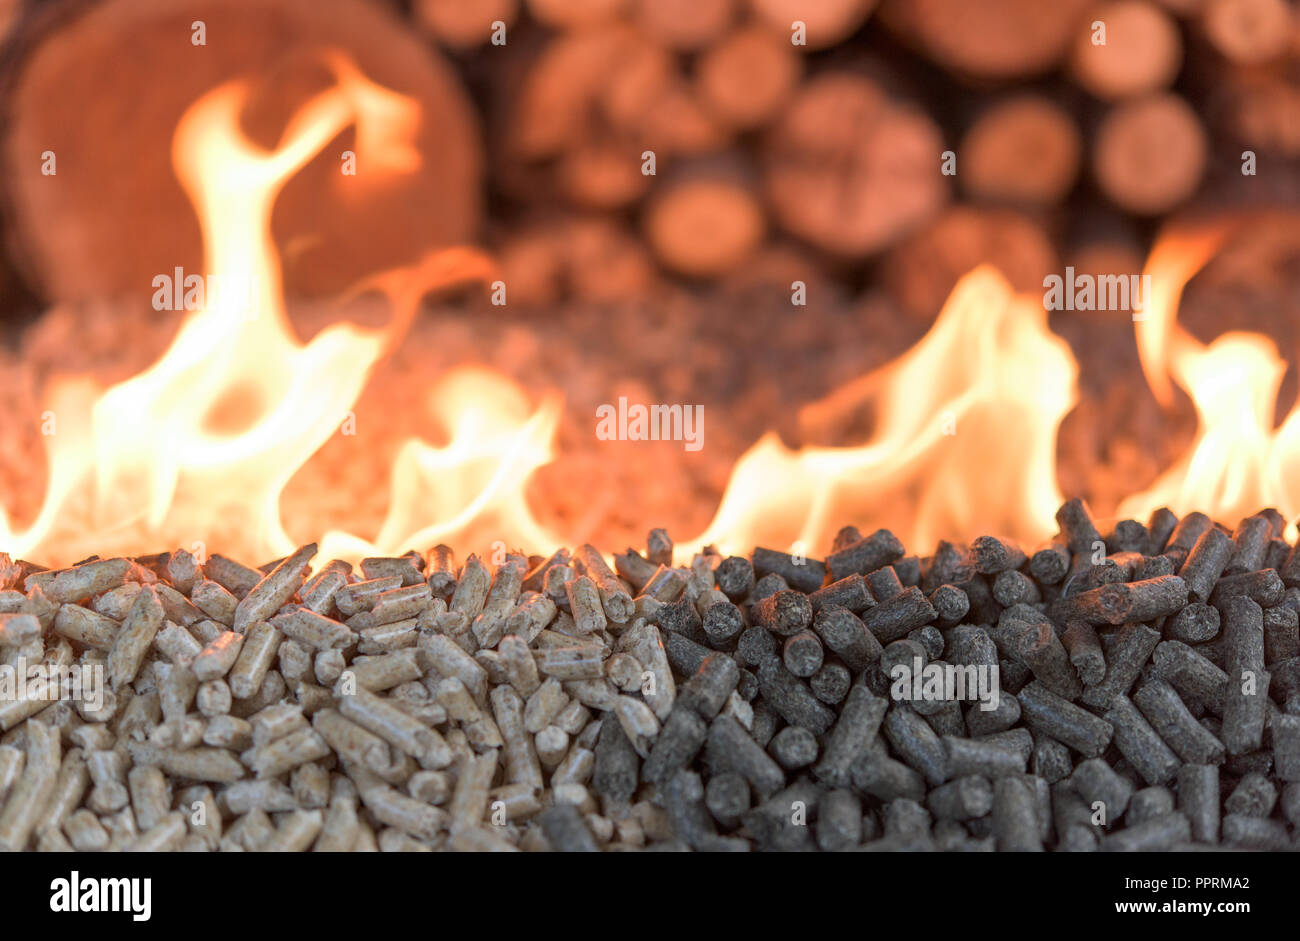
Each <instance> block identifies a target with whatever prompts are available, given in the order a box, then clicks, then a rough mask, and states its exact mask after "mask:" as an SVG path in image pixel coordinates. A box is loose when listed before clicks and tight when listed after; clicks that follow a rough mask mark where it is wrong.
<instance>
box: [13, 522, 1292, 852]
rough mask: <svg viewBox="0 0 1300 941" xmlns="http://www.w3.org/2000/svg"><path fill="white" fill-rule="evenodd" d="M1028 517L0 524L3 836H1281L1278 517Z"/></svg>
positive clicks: (348, 843) (517, 843) (815, 839)
mask: <svg viewBox="0 0 1300 941" xmlns="http://www.w3.org/2000/svg"><path fill="white" fill-rule="evenodd" d="M1057 522H1058V524H1059V533H1058V535H1057V536H1055V537H1054V538H1053V539H1052V540H1050V541H1048V542H1047V543H1045V544H1043V545H1042V546H1039V547H1036V548H1034V549H1033V550H1032V551H1029V552H1026V551H1024V550H1023V549H1022V548H1020V547H1018V546H1016V545H1015V544H1013V543H1011V542H1008V541H1006V540H1001V539H998V538H993V537H981V538H979V539H976V540H975V541H974V542H973V543H971V544H970V545H969V546H959V545H953V544H951V543H946V542H943V543H940V544H939V545H938V546H937V547H936V549H935V551H934V554H933V555H931V556H929V557H924V558H918V557H916V556H909V555H907V554H906V550H905V548H904V547H903V545H902V544H901V543H900V541H899V540H898V539H897V538H896V537H895V536H894V535H893V534H891V533H890V532H888V531H887V530H880V531H877V532H875V533H873V534H871V535H867V536H863V535H862V534H861V533H860V532H859V531H858V530H856V529H854V528H853V527H846V528H845V529H843V530H842V531H841V532H840V533H839V534H838V535H837V537H836V539H835V542H834V545H833V546H832V550H831V552H830V554H829V555H827V556H826V558H825V559H823V560H817V559H812V558H803V557H800V556H795V555H790V554H787V553H784V552H780V551H775V550H772V549H765V548H758V549H755V550H754V552H753V553H752V555H751V556H750V557H749V558H742V557H738V556H733V557H724V556H722V555H721V554H718V553H716V552H711V551H709V550H706V551H705V552H703V553H700V554H698V555H696V556H695V557H694V558H693V559H692V560H691V561H690V563H689V564H687V565H680V566H674V565H673V561H674V560H673V546H672V543H671V541H670V540H669V538H668V537H667V535H666V534H665V533H664V532H663V531H662V530H655V531H653V532H652V533H651V534H650V537H649V539H648V541H647V542H648V544H647V547H646V550H645V551H644V552H637V551H634V550H631V549H629V550H627V551H626V552H624V553H622V554H619V555H616V556H614V557H613V567H612V568H611V567H610V565H609V561H608V560H607V559H606V558H605V557H603V556H602V555H601V554H600V553H599V552H598V551H597V550H596V549H594V548H593V547H591V546H589V545H585V546H582V547H580V548H579V549H577V550H576V551H574V552H570V551H568V550H560V551H558V552H556V553H555V554H554V555H552V556H551V557H549V558H542V557H539V556H533V557H527V556H524V555H522V554H514V553H507V552H504V551H503V552H501V553H499V557H498V558H494V559H490V560H488V561H485V560H483V559H480V558H478V557H476V556H473V555H471V556H469V557H468V558H467V559H465V560H464V561H463V563H458V561H457V560H456V558H455V556H454V554H453V552H452V550H451V549H449V548H448V547H446V546H438V547H436V548H434V549H432V550H430V551H429V552H428V553H425V554H419V553H414V552H412V553H408V554H407V555H404V556H400V557H396V558H373V559H366V560H364V561H363V562H362V563H361V564H360V567H359V571H353V569H352V566H350V565H348V564H346V563H343V562H339V561H332V562H329V563H328V564H324V565H323V566H321V567H319V568H315V569H314V570H313V567H312V560H313V557H314V555H315V552H316V547H315V546H305V547H303V548H302V549H299V550H298V551H297V552H295V553H294V554H293V555H291V556H289V557H287V558H285V559H282V560H279V561H277V562H274V563H270V564H268V565H266V566H263V567H262V568H260V569H254V568H248V567H246V566H244V565H241V564H239V563H238V562H235V561H233V560H231V559H229V558H225V557H223V556H220V555H213V556H211V557H210V558H207V559H204V560H200V559H198V558H196V557H195V556H193V555H191V554H190V553H188V552H186V551H184V550H178V551H176V552H172V553H166V554H162V555H159V556H151V557H141V558H135V559H126V558H113V559H91V560H87V561H85V562H82V563H80V564H78V565H76V566H74V567H72V568H67V569H62V570H58V571H48V570H43V569H41V568H39V567H38V566H34V565H32V564H30V563H27V562H20V561H11V560H10V559H9V558H8V557H7V556H6V557H0V691H3V690H5V689H6V688H7V689H8V690H10V692H8V694H7V695H5V696H3V697H0V731H2V732H3V734H2V735H0V849H4V850H11V851H13V850H24V849H37V850H81V851H99V850H191V851H214V850H225V851H235V850H260V851H270V850H282V851H283V850H296V851H302V850H317V851H350V850H383V851H428V850H456V851H497V850H503V851H513V850H526V851H538V850H543V851H544V850H555V851H592V850H640V849H654V850H687V849H689V850H699V851H746V850H816V849H820V850H849V849H867V850H947V851H980V850H983V851H987V850H995V849H996V850H1010V851H1027V850H1043V849H1049V850H1066V851H1088V850H1097V849H1102V850H1171V849H1172V850H1180V849H1192V848H1197V849H1200V848H1215V847H1222V848H1236V849H1259V850H1285V849H1290V848H1292V847H1293V846H1295V845H1296V841H1295V839H1294V832H1293V828H1294V827H1296V826H1298V825H1300V630H1298V628H1297V625H1298V619H1297V612H1300V548H1295V549H1293V548H1292V547H1291V546H1290V545H1289V544H1288V543H1287V542H1286V540H1285V538H1284V536H1283V533H1284V530H1285V521H1284V520H1283V518H1282V517H1281V515H1280V514H1278V513H1277V512H1276V511H1273V510H1265V511H1263V512H1261V513H1259V514H1257V515H1255V516H1252V517H1249V518H1247V519H1245V520H1243V521H1241V523H1240V524H1239V525H1238V526H1237V527H1236V529H1235V530H1228V529H1226V528H1224V527H1222V526H1220V525H1218V524H1216V523H1214V522H1213V521H1212V520H1211V519H1210V518H1209V517H1207V516H1205V515H1204V514H1200V513H1191V514H1189V515H1187V516H1184V517H1182V518H1181V519H1179V518H1177V517H1176V516H1175V515H1174V514H1173V513H1171V512H1169V511H1168V510H1159V511H1157V512H1156V513H1155V514H1153V515H1152V517H1151V519H1150V520H1149V522H1148V523H1146V524H1142V523H1139V522H1137V521H1134V520H1125V521H1122V522H1120V523H1118V524H1117V525H1116V526H1115V527H1114V530H1113V531H1112V532H1110V533H1109V534H1106V535H1105V536H1103V535H1102V534H1101V533H1100V532H1099V531H1098V530H1097V528H1096V526H1095V524H1094V523H1093V521H1092V519H1091V518H1090V516H1089V514H1088V510H1087V508H1086V506H1085V505H1084V504H1082V503H1081V502H1079V501H1072V502H1070V503H1067V504H1065V505H1064V506H1063V507H1062V508H1061V510H1060V512H1059V513H1058V514H1057ZM489 562H490V563H491V564H489ZM33 665H36V666H42V667H44V668H46V670H47V672H46V674H45V675H46V676H50V675H55V674H54V672H53V671H56V670H66V671H68V675H69V676H71V675H72V671H73V668H82V670H81V675H83V676H91V675H97V676H101V677H102V679H103V683H104V687H103V688H100V689H99V690H98V692H99V695H98V696H92V695H89V694H87V692H86V687H84V686H83V688H82V690H81V695H80V696H76V697H69V696H66V695H62V696H61V697H58V696H54V695H51V694H50V690H51V686H50V685H49V684H47V685H46V686H45V687H44V688H42V685H41V684H40V683H37V682H32V683H29V684H27V685H26V686H24V687H15V686H14V685H13V680H14V678H15V675H16V673H17V672H18V671H19V670H23V669H26V670H29V671H30V670H31V668H32V667H33ZM917 671H919V673H918V672H917ZM909 674H910V675H912V676H913V677H914V678H915V677H917V676H927V677H931V678H933V677H936V676H938V677H946V678H947V679H948V680H953V681H955V682H935V683H930V682H926V683H920V682H914V681H913V680H906V681H903V680H900V677H907V676H908V675H909ZM33 675H36V674H35V673H33ZM963 681H964V682H963ZM990 681H991V682H992V683H993V684H995V687H996V693H997V695H996V696H987V695H984V694H986V693H989V692H990V691H991V689H992V687H989V686H988V683H989V682H990ZM6 682H8V683H9V685H8V686H7V687H6V686H5V683H6ZM51 682H52V683H53V685H54V686H58V681H51ZM982 684H983V685H982ZM977 690H978V691H980V695H979V696H976V695H975V691H977ZM55 692H58V693H60V694H63V693H67V692H68V690H67V689H66V688H62V689H56V690H55Z"/></svg>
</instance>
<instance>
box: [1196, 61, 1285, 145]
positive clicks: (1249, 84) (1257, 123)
mask: <svg viewBox="0 0 1300 941" xmlns="http://www.w3.org/2000/svg"><path fill="white" fill-rule="evenodd" d="M1213 94H1214V99H1215V102H1216V105H1215V113H1216V114H1220V115H1221V116H1222V125H1223V126H1226V127H1227V128H1229V129H1231V131H1232V132H1233V133H1234V134H1235V135H1236V136H1237V137H1238V138H1240V140H1241V142H1242V143H1243V144H1246V145H1247V146H1248V147H1250V148H1252V149H1255V150H1262V151H1267V152H1273V153H1280V154H1283V155H1284V156H1287V157H1300V120H1297V119H1296V116H1297V115H1300V84H1297V83H1296V82H1294V81H1288V80H1286V79H1284V78H1279V77H1276V76H1272V75H1265V74H1251V73H1246V74H1242V75H1232V76H1228V77H1227V78H1226V80H1225V81H1223V82H1222V83H1221V84H1219V85H1218V86H1217V87H1215V89H1214V91H1213Z"/></svg>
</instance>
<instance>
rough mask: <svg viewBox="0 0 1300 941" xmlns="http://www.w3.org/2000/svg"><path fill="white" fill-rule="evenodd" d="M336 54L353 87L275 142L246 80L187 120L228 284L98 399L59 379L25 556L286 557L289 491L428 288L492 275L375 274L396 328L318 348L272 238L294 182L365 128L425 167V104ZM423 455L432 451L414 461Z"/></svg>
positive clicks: (190, 149)
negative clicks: (256, 136) (152, 360)
mask: <svg viewBox="0 0 1300 941" xmlns="http://www.w3.org/2000/svg"><path fill="white" fill-rule="evenodd" d="M329 65H330V67H331V68H332V70H333V72H334V75H335V79H336V84H335V85H334V86H332V87H331V88H330V89H328V90H326V91H324V92H322V93H321V94H319V95H317V96H316V97H315V98H314V99H312V101H310V102H309V103H308V104H307V105H306V106H304V107H303V108H302V110H301V111H300V112H299V113H298V114H297V115H296V116H295V117H294V119H293V121H292V122H291V123H290V125H289V127H288V128H287V129H286V131H285V134H284V137H283V139H282V141H281V143H280V145H279V147H277V148H276V149H275V150H274V151H272V152H269V153H268V152H263V151H261V150H260V149H258V148H255V147H254V146H252V145H251V144H250V143H248V142H247V141H246V140H245V139H244V137H243V136H242V134H241V133H240V131H239V114H240V110H241V107H242V104H243V102H244V100H245V99H246V98H247V96H248V94H249V87H248V85H247V83H243V82H233V83H229V84H227V85H223V86H222V87H220V88H218V89H216V90H214V91H213V92H211V93H209V94H208V95H206V96H204V97H203V98H202V99H200V100H199V101H197V102H196V103H195V104H194V105H193V106H192V107H191V108H190V109H189V110H188V111H187V112H186V114H185V115H184V116H183V117H182V119H181V121H180V124H179V126H178V127H177V130H176V135H175V138H174V145H173V163H174V165H175V167H176V171H177V174H178V176H179V178H180V180H181V182H182V185H183V186H184V187H185V189H186V191H187V193H188V194H189V196H190V198H191V200H192V201H193V203H194V205H195V208H196V210H197V212H198V215H199V219H200V224H201V227H202V232H203V239H204V251H205V271H206V275H207V277H206V278H205V279H204V281H205V283H207V284H208V285H218V286H221V287H222V289H221V290H219V291H216V292H213V291H211V290H209V292H207V293H205V294H203V295H202V299H203V303H202V306H201V307H200V309H198V310H195V311H193V312H192V313H191V314H190V315H189V316H188V317H187V319H186V320H185V322H184V323H183V325H182V326H181V329H180V332H179V334H178V335H177V337H176V339H175V341H174V342H173V343H172V345H171V347H170V348H169V349H168V350H167V352H166V354H165V355H164V356H163V357H162V358H161V359H160V360H159V361H158V362H157V363H156V364H155V365H154V366H152V367H151V368H150V369H148V370H146V371H145V372H143V373H140V374H139V375H137V376H135V377H133V378H131V379H129V380H128V381H126V382H123V383H120V384H118V385H116V386H113V387H111V388H109V389H107V390H105V391H104V392H103V393H102V394H99V395H96V394H95V390H94V389H93V388H92V387H91V386H90V385H89V384H88V383H87V382H86V381H85V380H80V379H78V380H70V381H69V380H65V381H61V382H59V383H57V384H56V385H55V386H54V388H53V389H52V392H51V398H50V409H49V412H48V414H50V415H52V416H53V417H54V418H55V420H57V422H58V426H57V431H56V433H54V434H50V435H48V436H47V439H46V440H47V442H48V449H47V453H48V458H49V466H50V468H51V473H50V482H49V486H48V488H47V491H46V496H45V501H44V504H43V506H42V509H41V511H40V513H39V514H38V515H37V517H36V519H35V521H34V522H33V524H32V525H31V526H30V527H29V528H28V529H27V530H25V531H23V532H14V531H12V530H11V529H10V527H9V525H8V521H7V519H4V518H0V540H2V541H3V543H4V544H5V545H6V546H7V547H10V549H11V551H13V552H14V553H15V554H19V555H32V556H35V557H39V558H41V559H42V560H48V561H50V562H71V561H74V560H75V559H76V558H78V557H80V556H82V555H85V554H87V553H89V552H95V553H99V554H106V553H111V552H126V553H130V552H146V551H150V550H151V549H154V550H156V549H157V548H159V547H161V546H177V545H180V546H186V547H193V548H195V549H196V550H197V551H198V552H199V553H200V554H202V553H203V552H204V550H205V549H206V548H208V547H211V548H212V549H214V550H215V549H221V550H223V551H227V552H231V553H235V554H239V555H241V556H242V557H245V558H260V559H271V558H276V557H277V556H280V555H284V554H285V553H287V552H288V551H290V550H291V549H292V548H293V546H294V543H293V541H292V540H291V539H290V537H289V535H288V534H287V532H286V531H285V529H284V525H283V522H282V520H281V518H280V513H279V501H280V494H281V492H282V491H283V489H284V487H285V485H286V484H287V483H288V481H289V479H290V478H291V477H292V476H293V474H294V473H295V472H296V471H297V470H298V468H300V467H301V466H302V465H303V464H304V463H305V462H306V461H307V460H308V459H309V458H310V457H311V456H312V454H314V453H315V452H316V451H317V450H318V449H319V448H320V447H321V445H322V444H323V443H324V442H325V441H326V440H327V439H328V438H329V437H330V436H331V435H333V434H336V433H338V432H339V429H340V426H341V425H342V424H343V423H344V422H345V421H346V420H347V419H348V416H349V410H350V409H351V407H352V405H353V403H354V402H355V401H356V399H357V397H358V396H359V395H360V393H361V390H362V388H363V387H364V385H365V382H366V377H367V375H368V373H369V371H370V370H371V368H372V367H373V366H374V364H375V363H376V361H377V360H378V359H379V357H380V356H381V355H382V354H383V353H384V351H385V350H386V348H387V347H388V345H389V344H391V343H392V342H394V341H395V339H396V337H397V336H398V335H399V334H400V331H401V329H402V328H403V327H404V326H405V324H406V322H407V321H408V320H409V318H410V317H411V316H413V314H414V311H415V304H416V303H417V302H418V299H419V295H420V294H422V293H423V291H424V290H427V289H429V288H431V287H437V286H440V285H443V284H447V283H450V282H452V281H456V280H461V279H464V278H467V277H482V276H483V275H485V274H486V273H487V271H488V266H487V263H486V261H485V259H483V258H481V257H479V256H477V255H475V254H474V253H471V252H466V251H463V250H462V251H450V252H443V253H438V254H437V255H436V256H434V257H432V258H430V259H427V260H426V261H425V263H424V264H422V265H419V266H417V267H416V268H415V269H412V270H409V271H402V272H394V273H392V274H391V275H389V276H388V277H386V278H383V279H378V280H377V281H376V282H375V283H374V284H373V285H369V286H370V287H375V288H378V289H381V290H383V291H385V292H387V293H388V294H389V296H390V298H391V299H392V301H393V304H394V308H395V314H394V317H393V319H392V322H391V323H390V325H389V326H388V327H387V328H385V329H364V328H361V327H357V326H354V325H351V324H347V323H341V324H335V325H332V326H330V327H328V328H327V329H325V330H322V331H321V332H320V333H319V334H317V335H316V336H315V337H314V338H313V339H312V340H311V341H310V342H309V343H306V344H302V343H300V342H299V341H298V340H297V339H296V338H295V337H294V335H293V332H292V330H291V328H290V326H289V323H288V319H287V317H286V315H285V309H284V301H283V297H282V294H281V285H280V269H279V263H278V259H277V257H276V253H275V250H274V245H273V242H272V240H271V234H270V219H271V209H272V206H273V205H274V202H275V198H276V195H277V194H278V193H279V191H280V189H281V188H282V187H283V186H284V184H285V183H286V182H287V181H288V180H289V179H290V178H291V177H292V176H293V175H294V173H296V172H297V171H298V169H300V168H301V167H302V166H304V165H305V164H306V163H307V162H308V161H309V160H310V159H311V158H312V157H313V156H315V155H316V154H317V153H318V152H319V151H320V150H321V148H322V147H324V146H325V145H326V144H327V143H328V142H329V141H330V140H331V139H332V138H334V137H335V136H336V135H337V134H338V133H339V132H341V131H342V130H343V129H344V128H346V127H347V126H349V125H352V124H355V126H356V128H357V145H356V146H357V157H358V160H360V161H362V162H366V165H367V166H369V167H371V168H373V169H374V171H375V172H378V173H407V172H411V171H413V170H415V169H416V168H418V166H419V154H418V153H417V152H416V151H415V150H413V149H412V147H411V146H410V143H409V141H410V138H411V135H412V132H413V130H414V128H415V127H416V126H417V125H416V122H417V121H418V119H419V114H418V108H417V107H416V105H415V104H414V102H412V101H410V100H408V99H406V98H404V97H402V96H400V95H397V94H395V93H393V92H391V91H388V90H387V89H384V88H382V87H380V86H378V85H374V84H373V83H371V82H369V81H368V80H367V79H365V77H364V76H362V75H361V74H360V73H359V72H358V71H357V70H356V69H355V67H353V66H352V65H351V64H350V63H349V62H348V61H347V60H346V59H344V58H342V57H340V56H331V57H330V58H329ZM417 285H418V287H417ZM421 461H424V462H426V463H427V462H428V456H427V455H421V456H420V458H419V459H418V460H417V459H414V458H412V459H406V460H405V462H404V464H403V466H405V465H408V464H413V463H414V464H419V463H420V462H421ZM408 476H409V472H408ZM391 531H392V528H391V527H386V529H385V532H391Z"/></svg>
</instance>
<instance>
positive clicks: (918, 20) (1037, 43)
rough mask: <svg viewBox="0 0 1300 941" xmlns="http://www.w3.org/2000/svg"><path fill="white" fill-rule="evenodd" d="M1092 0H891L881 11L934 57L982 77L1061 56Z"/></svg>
mask: <svg viewBox="0 0 1300 941" xmlns="http://www.w3.org/2000/svg"><path fill="white" fill-rule="evenodd" d="M1090 3H1091V0H1051V2H1044V0H980V2H979V3H972V2H971V0H885V2H884V3H882V4H881V7H880V13H879V16H880V18H881V19H882V20H884V21H885V22H886V24H887V25H889V26H890V27H891V28H892V29H893V30H895V31H896V32H897V33H899V34H900V35H901V36H902V37H903V38H904V39H906V40H907V41H909V42H910V43H911V44H912V45H913V46H915V47H916V48H918V49H919V50H920V51H921V52H923V53H925V54H926V55H927V56H929V57H930V58H931V59H932V60H933V61H935V62H937V63H938V64H939V65H942V66H943V67H944V68H947V69H949V70H951V71H953V72H958V73H965V74H968V75H972V76H977V77H981V78H1015V77H1019V76H1025V75H1035V74H1038V73H1041V72H1046V71H1048V70H1049V69H1051V68H1052V67H1053V66H1055V65H1056V64H1057V63H1059V62H1060V61H1061V59H1062V58H1063V57H1064V56H1065V54H1066V52H1067V51H1068V50H1069V47H1070V43H1071V42H1072V41H1073V40H1074V38H1075V36H1076V35H1077V34H1078V30H1079V29H1080V28H1081V27H1082V25H1083V14H1084V12H1085V11H1086V10H1087V8H1088V6H1089V4H1090Z"/></svg>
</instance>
